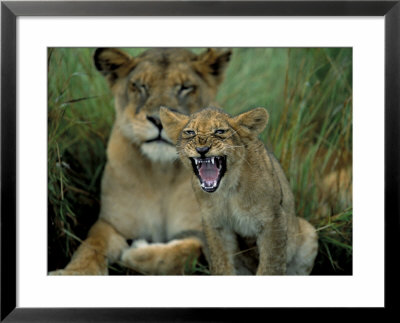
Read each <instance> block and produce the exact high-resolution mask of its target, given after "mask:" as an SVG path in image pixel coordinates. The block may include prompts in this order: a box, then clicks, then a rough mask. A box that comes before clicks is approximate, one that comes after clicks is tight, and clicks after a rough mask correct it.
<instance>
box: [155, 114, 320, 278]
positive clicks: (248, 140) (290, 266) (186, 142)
mask: <svg viewBox="0 0 400 323" xmlns="http://www.w3.org/2000/svg"><path fill="white" fill-rule="evenodd" d="M160 117H161V121H162V124H163V125H164V128H165V131H166V133H167V135H168V137H169V138H170V139H172V140H173V141H174V142H176V143H177V152H178V154H179V157H180V159H181V160H182V162H183V163H184V165H186V167H188V168H190V169H192V170H193V176H192V184H193V188H194V191H195V194H196V197H197V200H198V202H199V203H200V208H201V211H202V218H203V228H204V233H205V236H206V241H207V245H208V248H209V250H208V260H209V262H210V270H211V273H212V274H214V275H234V274H254V273H255V274H257V275H285V274H289V275H306V274H309V273H310V272H311V270H312V267H313V264H314V259H315V257H316V255H317V249H318V242H317V240H318V239H317V234H316V232H315V229H314V227H313V226H312V225H311V224H310V223H308V222H307V221H306V220H304V219H302V218H298V217H296V216H295V211H294V198H293V194H292V192H291V189H290V186H289V183H288V181H287V179H286V177H285V175H284V172H283V170H282V168H281V166H280V165H279V163H278V161H277V160H276V158H275V157H274V156H273V155H272V154H271V153H270V152H269V151H268V150H267V149H266V148H265V147H264V144H263V143H262V142H261V141H260V140H259V139H258V138H257V136H258V135H259V134H260V133H261V132H262V131H263V130H264V128H265V126H266V125H267V121H268V112H267V111H266V110H265V109H264V108H257V109H253V110H251V111H249V112H245V113H242V114H240V115H238V116H236V117H231V116H229V115H228V114H226V113H225V112H223V111H222V110H220V109H217V108H207V109H204V110H202V111H200V112H197V113H195V114H193V115H191V116H190V117H189V116H186V115H183V114H180V113H177V112H172V111H171V110H168V109H167V108H162V109H161V111H160Z"/></svg>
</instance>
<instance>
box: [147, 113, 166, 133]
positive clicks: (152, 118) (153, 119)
mask: <svg viewBox="0 0 400 323" xmlns="http://www.w3.org/2000/svg"><path fill="white" fill-rule="evenodd" d="M146 118H147V120H149V121H150V122H151V123H153V124H154V125H155V126H156V127H157V128H158V130H160V131H161V130H162V128H163V126H162V124H161V120H160V118H158V117H155V116H147V117H146Z"/></svg>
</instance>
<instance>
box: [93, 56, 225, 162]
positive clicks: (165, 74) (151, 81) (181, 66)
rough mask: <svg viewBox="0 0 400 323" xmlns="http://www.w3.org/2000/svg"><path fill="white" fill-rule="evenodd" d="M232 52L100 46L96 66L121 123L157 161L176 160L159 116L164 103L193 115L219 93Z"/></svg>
mask: <svg viewBox="0 0 400 323" xmlns="http://www.w3.org/2000/svg"><path fill="white" fill-rule="evenodd" d="M229 57H230V51H220V52H217V51H215V50H208V51H207V52H205V53H203V54H201V55H195V54H193V53H191V52H189V51H187V50H184V49H152V50H148V51H146V52H144V53H143V54H142V55H141V56H139V57H130V56H128V55H127V54H126V53H124V52H122V51H119V50H116V49H98V50H96V53H95V56H94V59H95V64H96V67H97V68H98V69H99V70H100V71H102V72H103V74H104V75H105V76H106V77H107V79H108V81H109V84H110V87H111V89H112V91H113V94H114V97H115V106H116V126H117V127H119V128H120V130H121V131H122V133H123V134H124V136H126V137H127V138H128V139H129V140H131V141H132V143H134V144H136V145H137V146H139V147H140V149H141V151H142V153H143V154H144V155H145V156H147V157H148V158H150V159H151V160H153V161H171V160H173V159H175V158H176V150H175V147H174V145H173V143H172V142H171V140H170V139H169V138H168V136H167V135H166V133H165V131H164V129H163V126H162V123H161V121H160V117H159V110H160V107H161V106H167V107H169V108H170V109H173V110H174V111H177V112H180V113H183V114H191V113H194V112H196V111H198V110H199V109H200V108H201V107H204V106H207V105H208V104H210V102H212V101H213V100H214V98H215V95H216V92H217V88H218V85H219V84H220V82H221V81H222V77H223V71H224V69H225V66H226V64H227V62H228V61H229Z"/></svg>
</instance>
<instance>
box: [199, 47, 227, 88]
mask: <svg viewBox="0 0 400 323" xmlns="http://www.w3.org/2000/svg"><path fill="white" fill-rule="evenodd" d="M231 54H232V50H231V49H227V50H216V49H214V48H209V49H207V50H206V51H205V52H204V53H202V54H200V55H199V56H198V58H197V60H196V62H195V69H196V70H197V71H198V72H199V73H200V74H201V75H203V76H204V77H206V78H211V79H213V80H214V81H215V82H216V85H219V83H221V82H222V80H223V76H224V71H225V69H226V67H227V65H228V62H229V60H230V59H231Z"/></svg>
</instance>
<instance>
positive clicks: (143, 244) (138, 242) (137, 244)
mask: <svg viewBox="0 0 400 323" xmlns="http://www.w3.org/2000/svg"><path fill="white" fill-rule="evenodd" d="M148 245H149V243H148V242H147V241H146V240H145V239H139V240H135V241H133V242H132V245H131V248H143V247H147V246H148Z"/></svg>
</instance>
